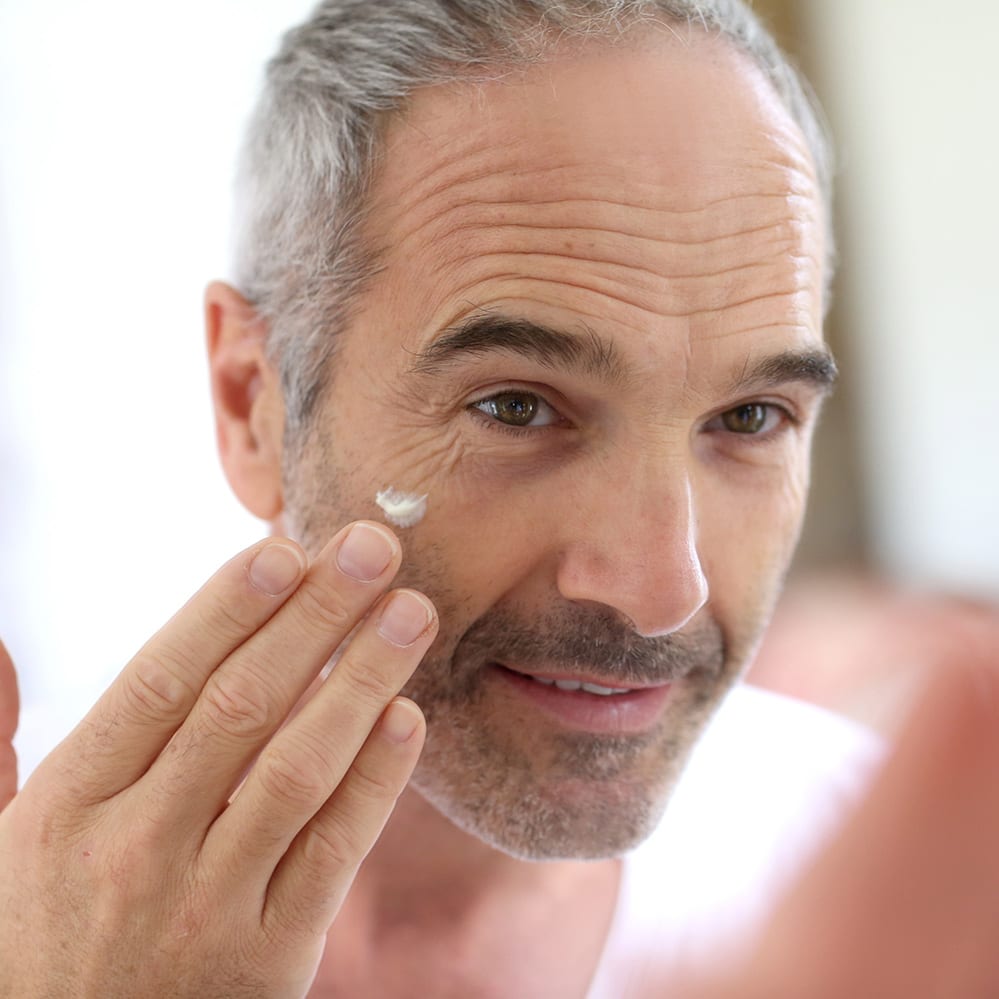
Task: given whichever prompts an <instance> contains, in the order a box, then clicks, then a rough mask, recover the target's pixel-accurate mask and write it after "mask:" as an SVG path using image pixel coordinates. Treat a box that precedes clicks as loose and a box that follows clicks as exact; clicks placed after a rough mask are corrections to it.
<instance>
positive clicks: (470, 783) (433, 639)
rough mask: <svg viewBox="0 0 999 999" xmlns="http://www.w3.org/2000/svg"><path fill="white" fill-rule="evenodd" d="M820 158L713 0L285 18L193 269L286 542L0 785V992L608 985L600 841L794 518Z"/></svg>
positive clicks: (760, 613)
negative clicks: (213, 248)
mask: <svg viewBox="0 0 999 999" xmlns="http://www.w3.org/2000/svg"><path fill="white" fill-rule="evenodd" d="M345 108H349V109H352V110H351V111H350V113H348V112H347V111H346V110H345ZM825 184H826V168H825V165H824V159H823V153H822V147H821V143H820V140H819V137H818V130H817V128H816V127H815V124H814V118H813V117H812V116H811V114H810V112H809V111H808V109H807V105H806V103H805V102H804V100H803V99H802V97H801V94H800V90H798V89H797V87H796V85H795V84H794V82H793V78H792V77H791V75H790V73H789V71H788V70H787V69H786V66H785V65H784V64H783V62H782V61H781V60H780V59H779V57H778V56H777V55H776V53H775V52H774V50H773V49H772V47H771V45H770V43H769V41H768V40H767V39H766V37H765V35H763V34H762V33H761V31H760V29H759V27H758V26H757V25H756V23H755V21H754V20H753V19H752V17H751V16H750V15H749V14H748V12H746V11H745V10H744V9H743V8H742V7H741V6H738V5H735V4H729V3H719V4H717V5H704V4H701V5H697V6H696V7H695V6H694V5H688V4H683V3H665V2H664V3H662V4H622V3H610V2H608V3H597V2H592V3H568V2H566V3H555V2H552V3H539V2H526V0H524V2H513V0H510V2H502V0H494V2H481V0H480V2H473V0H466V2H463V3H459V2H454V0H451V2H448V3H444V2H439V3H438V2H426V0H421V2H419V3H417V2H402V0H383V2H380V3H379V4H377V5H374V4H359V3H348V2H346V0H330V2H327V3H325V4H322V5H321V6H320V7H319V8H318V9H317V11H316V14H315V15H314V16H313V18H312V19H311V20H310V21H309V22H308V23H307V24H306V25H304V26H303V27H302V28H300V29H298V30H297V31H295V32H292V33H291V34H290V35H289V36H288V37H287V38H286V41H285V44H284V47H283V49H282V52H281V53H280V54H279V56H278V58H277V59H276V60H275V62H274V63H273V65H272V68H271V74H270V83H269V86H268V89H267V91H266V92H265V95H264V97H263V99H262V102H261V106H260V109H259V111H258V115H257V119H256V121H255V123H254V126H253V128H252V130H251V137H250V141H249V143H248V146H247V152H246V158H245V171H244V179H243V186H242V199H243V200H242V206H241V212H242V218H243V220H244V228H243V232H242V233H241V237H240V274H239V277H238V284H239V290H236V289H235V288H232V287H229V286H226V285H221V284H216V285H213V286H212V287H211V288H210V289H209V291H208V296H207V309H206V315H207V326H208V343H209V353H210V359H211V370H212V386H213V394H214V398H215V404H216V413H217V426H218V438H219V446H220V452H221V455H222V461H223V464H224V466H225V469H226V473H227V475H228V477H229V480H230V482H231V483H232V486H233V488H234V490H235V491H236V493H237V495H238V496H239V498H240V499H241V500H242V502H243V503H244V504H245V505H246V506H247V507H248V509H250V510H251V511H252V512H253V513H254V514H256V515H257V516H259V517H261V518H262V519H264V520H267V521H268V522H269V523H270V524H271V525H272V529H273V532H274V534H275V536H276V537H275V538H274V539H272V540H270V541H267V542H263V543H261V544H259V545H257V546H254V548H252V549H251V550H250V551H248V552H246V553H243V554H242V555H240V556H238V557H237V558H236V559H234V560H233V561H232V562H231V563H229V564H228V565H227V566H225V567H223V569H222V570H220V572H219V574H218V575H217V576H216V577H215V578H214V579H213V580H211V581H210V582H209V583H208V584H207V585H206V587H205V588H204V589H203V590H202V591H201V592H200V593H199V594H198V595H196V596H195V598H193V600H192V601H191V602H190V603H189V604H188V605H187V606H186V607H185V608H184V609H182V610H181V611H180V612H179V614H178V615H177V616H175V618H174V619H172V621H171V622H169V623H168V624H167V625H166V626H165V628H164V629H163V630H162V631H161V632H160V633H159V634H158V635H157V636H155V637H154V638H153V639H151V641H150V642H149V643H148V644H147V645H146V647H145V648H144V649H143V650H142V651H141V652H140V653H139V655H138V656H137V657H136V658H135V659H134V660H133V661H132V662H131V663H130V664H129V665H128V666H127V667H126V669H125V671H124V673H123V674H122V676H121V677H120V678H119V680H118V681H117V682H116V683H115V685H114V686H112V688H111V689H110V690H109V691H108V693H107V694H106V695H105V696H104V698H102V700H101V701H100V702H99V703H98V705H97V706H96V707H95V708H94V710H93V711H92V712H91V714H90V715H88V717H87V719H85V721H84V722H83V723H82V724H81V726H80V728H79V729H78V730H77V731H76V732H75V733H74V734H73V735H72V736H71V737H70V739H69V740H67V741H66V742H65V743H64V744H63V745H62V746H61V747H60V748H59V749H58V750H57V751H56V752H55V753H54V754H53V755H52V756H51V757H49V759H48V760H47V761H46V762H45V763H44V764H43V765H42V766H41V767H40V768H39V770H38V771H37V773H36V775H35V776H34V777H33V779H32V780H31V781H30V782H29V783H28V784H27V785H26V787H25V790H24V791H23V792H22V793H21V794H20V795H18V796H17V797H16V798H14V800H13V802H12V804H11V805H10V806H9V807H8V808H7V809H6V810H5V811H4V813H3V816H2V819H0V823H2V825H0V843H2V844H3V846H2V857H3V863H4V865H5V873H4V878H3V879H2V885H3V887H2V888H0V913H2V918H3V930H2V933H0V957H2V967H3V968H4V969H5V974H6V975H7V978H8V982H9V984H8V983H7V982H5V985H6V986H7V988H8V994H10V995H25V994H27V995H75V994H82V995H90V994H93V995H98V994H99V995H102V996H107V995H126V994H127V995H149V996H153V995H183V996H210V995H225V996H240V995H254V996H257V995H274V996H293V995H305V994H306V993H308V994H310V995H315V996H322V995H351V996H356V995H371V996H391V995H434V996H446V995H462V996H467V995H509V996H542V995H543V996H563V995H564V996H582V995H586V994H587V992H588V991H590V990H591V989H593V988H597V987H605V988H610V989H614V988H615V987H616V988H617V989H618V994H625V993H626V991H627V989H630V988H631V983H627V982H618V983H617V984H616V985H615V983H614V982H611V983H609V984H608V983H606V980H603V981H602V980H601V976H603V975H605V971H604V968H605V962H604V949H605V945H606V943H607V941H608V939H609V937H610V935H611V929H612V924H613V923H614V922H615V921H616V920H617V919H618V917H619V911H618V908H617V902H618V898H619V891H620V886H621V878H622V862H621V860H620V859H619V858H620V856H621V855H622V854H623V853H625V852H626V851H629V850H630V849H632V848H634V847H635V846H636V845H637V844H639V843H640V842H642V841H643V840H645V839H646V838H647V837H649V836H650V835H652V834H653V833H654V832H655V831H656V830H657V826H658V825H659V823H660V819H661V816H662V814H663V810H664V809H665V807H666V803H667V800H668V799H669V796H670V793H671V790H672V788H673V786H674V784H675V782H676V780H677V778H678V776H679V774H680V771H681V770H682V769H683V767H684V765H685V763H686V761H687V759H688V756H689V754H690V751H691V749H692V747H693V745H694V744H695V742H696V741H697V739H698V738H699V736H700V734H701V733H702V731H703V729H704V727H705V725H706V723H707V721H708V719H709V718H710V716H711V715H712V714H713V713H714V711H715V710H716V709H717V707H718V706H719V704H720V702H721V701H722V699H723V698H724V697H725V695H726V694H727V693H728V691H729V690H730V688H731V687H732V685H733V684H734V682H735V681H736V679H737V678H738V676H739V674H740V673H741V671H742V670H743V668H744V667H745V665H746V664H747V662H748V660H749V659H750V658H751V656H752V653H753V650H754V648H755V646H756V644H757V642H758V640H759V637H760V634H761V632H762V629H763V628H764V626H765V623H766V620H767V618H768V615H769V613H770V610H771V608H772V605H773V602H774V599H775V597H776V594H777V591H778V588H779V585H780V581H781V578H782V576H783V573H784V571H785V569H786V566H787V563H788V561H789V559H790V556H791V552H792V550H793V547H794V542H795V539H796V536H797V532H798V528H799V525H800V521H801V516H802V511H803V506H804V501H805V495H806V492H807V479H808V449H809V442H810V437H811V433H812V430H813V428H814V425H815V421H816V419H817V416H818V411H819V408H820V405H821V400H822V397H823V394H824V393H825V391H826V390H827V389H828V387H829V385H830V384H831V383H832V380H833V378H834V374H835V367H834V365H833V362H832V360H831V358H830V357H829V354H828V352H827V351H826V349H825V347H824V346H823V343H822V335H821V323H822V315H823V311H824V307H825V287H826V283H827V280H828V259H829V256H830V236H829V232H828V212H827V208H826V206H827V201H828V199H827V198H826V197H825V196H824V186H825ZM389 489H394V490H399V491H402V492H404V493H405V494H408V495H410V496H412V497H414V499H413V501H412V503H411V504H410V505H411V506H412V507H413V511H414V512H413V516H412V520H413V523H412V524H411V525H410V526H406V527H404V528H401V529H400V531H399V534H398V535H397V534H395V533H393V532H391V531H389V530H388V529H387V528H386V527H385V526H384V525H383V524H381V523H379V522H378V521H381V520H383V519H384V515H385V514H386V513H391V512H392V509H393V508H392V507H391V505H389V507H388V511H386V500H385V496H386V491H387V490H389ZM423 498H425V504H426V505H425V512H424V509H423V506H422V500H423ZM379 499H380V500H381V502H380V503H379ZM421 514H422V516H421ZM358 518H361V519H360V520H358ZM344 525H346V526H344ZM399 536H403V537H404V545H403V544H402V543H400V540H399ZM393 581H394V582H395V584H396V585H397V588H395V589H393V590H391V591H390V590H389V587H390V586H392V585H393ZM431 600H432V602H431ZM348 641H349V644H347V645H346V646H345V643H348ZM331 659H333V660H334V662H335V666H334V668H333V669H332V671H331V672H330V673H329V674H328V678H326V679H325V682H323V677H324V676H325V675H326V670H325V667H326V666H327V664H328V663H329V662H330V660H331ZM418 665H419V669H418V670H417V666H418ZM0 672H3V671H2V670H0ZM400 691H402V692H403V693H404V694H405V695H407V696H404V697H400V696H397V695H398V694H399V692H400ZM414 702H415V704H418V705H419V709H418V708H417V707H416V706H415V704H414ZM420 709H422V712H421V710H420ZM425 733H426V745H425V746H424V745H423V743H424V735H425ZM0 734H2V733H0ZM421 747H422V749H423V752H422V756H421V758H420V762H419V765H418V766H417V757H418V756H419V755H420V750H421ZM732 748H733V751H734V752H736V751H739V750H740V749H741V747H740V746H738V745H736V746H733V747H732ZM414 768H415V770H414ZM411 776H412V779H411V780H410V777H411ZM407 781H409V787H408V789H407V790H405V792H404V793H403V788H404V786H405V785H406V784H407ZM400 795H401V796H400ZM397 797H399V801H398V805H397V807H396V808H395V811H394V812H393V813H392V817H391V819H390V820H389V818H388V816H389V813H390V812H391V811H392V807H393V804H394V802H395V800H396V798H397ZM386 823H387V824H386ZM383 827H384V828H383ZM733 835H736V834H733ZM376 840H377V844H376V845H375V847H374V849H373V850H372V852H371V854H370V856H369V857H368V859H367V862H366V863H365V865H364V867H363V869H361V870H360V872H358V868H359V865H360V863H361V861H362V859H364V857H365V855H366V854H367V853H368V851H369V849H371V847H372V844H373V843H375V841H376ZM582 860H591V861H593V862H592V863H582V862H581V861H582ZM531 861H546V863H543V864H541V863H531ZM348 889H350V894H349V895H348V894H347V893H348ZM334 917H336V922H335V923H334V922H333V920H334ZM331 924H332V929H330V927H331ZM761 953H762V954H763V955H764V956H763V958H761V961H763V962H764V965H765V967H764V971H762V972H759V974H760V975H762V976H763V978H764V979H765V976H766V974H769V965H766V957H767V952H766V951H765V950H764V951H762V952H761ZM745 981H746V982H748V981H749V979H746V980H745ZM595 983H596V984H595ZM611 994H614V993H613V992H612V993H611Z"/></svg>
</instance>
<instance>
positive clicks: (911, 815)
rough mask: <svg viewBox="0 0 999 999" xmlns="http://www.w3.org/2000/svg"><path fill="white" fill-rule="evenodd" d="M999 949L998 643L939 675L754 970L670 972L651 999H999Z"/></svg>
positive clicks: (782, 913) (774, 925)
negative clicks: (681, 976) (710, 980)
mask: <svg viewBox="0 0 999 999" xmlns="http://www.w3.org/2000/svg"><path fill="white" fill-rule="evenodd" d="M985 636H986V633H985V632H984V631H983V632H982V637H983V638H985ZM968 637H969V638H971V637H972V636H971V635H970V633H969V636H968ZM965 648H966V650H971V649H973V648H974V645H973V644H971V643H969V644H967V645H966V646H965ZM966 654H967V656H968V657H969V658H970V656H971V655H973V653H972V652H967V653H966ZM997 940H999V650H996V647H995V644H994V642H993V643H991V652H990V651H989V646H988V645H984V644H983V645H982V646H981V648H980V653H979V658H978V659H977V661H976V662H974V663H968V662H963V663H949V664H947V667H946V668H942V669H940V670H938V671H936V672H935V673H934V674H933V675H932V678H931V680H930V683H929V685H928V687H927V689H926V690H925V692H924V694H923V697H922V699H921V700H920V702H919V704H918V706H917V708H916V710H915V711H914V712H913V714H912V715H911V716H910V719H909V721H908V723H907V725H906V727H905V729H904V731H903V733H902V736H901V738H900V740H899V743H898V745H897V748H896V751H895V752H894V754H893V755H892V757H891V759H890V760H889V761H888V763H887V765H886V767H885V769H884V771H883V773H882V774H881V775H880V776H879V778H878V779H877V781H876V782H875V784H874V786H873V788H872V789H871V792H870V794H869V796H868V797H867V799H866V800H865V802H864V803H863V804H862V806H861V808H860V809H859V811H858V812H857V814H856V815H855V816H854V817H853V819H852V820H851V821H850V822H849V823H848V824H847V826H846V828H845V829H844V830H843V832H842V834H841V835H840V837H839V838H838V839H837V840H836V841H835V842H834V843H833V844H832V845H831V846H830V848H829V849H828V850H827V851H826V852H825V853H824V854H823V855H821V856H820V857H819V859H818V861H817V862H816V864H815V865H814V867H813V868H812V869H811V870H810V871H809V872H808V873H807V874H806V875H805V877H804V878H803V879H802V880H801V881H800V882H799V883H798V885H797V886H796V887H795V888H794V889H793V890H792V892H791V893H790V895H789V896H788V897H787V899H786V900H785V901H784V903H783V904H782V905H781V906H780V908H779V909H778V911H777V913H776V915H775V917H774V919H773V921H772V922H771V924H770V926H769V927H768V929H767V930H766V932H765V933H764V936H763V938H762V941H761V944H760V947H759V949H758V950H757V952H756V954H755V956H754V957H753V958H752V959H751V960H750V961H749V963H748V964H747V965H746V966H745V967H743V968H741V969H739V970H738V971H736V972H734V973H733V974H732V975H731V976H730V977H727V978H726V979H725V981H724V983H716V984H715V985H714V986H711V987H709V986H701V987H697V988H695V987H692V986H691V987H689V988H687V989H681V990H680V991H677V989H676V987H675V983H674V986H673V987H672V988H670V987H667V986H666V985H665V981H666V976H664V984H662V985H660V986H659V987H658V988H653V987H650V988H649V990H648V991H647V992H643V995H648V996H649V997H652V996H653V995H657V996H663V995H682V996H683V997H684V999H798V997H801V996H807V997H808V999H842V997H843V996H877V999H989V997H995V996H999V946H997Z"/></svg>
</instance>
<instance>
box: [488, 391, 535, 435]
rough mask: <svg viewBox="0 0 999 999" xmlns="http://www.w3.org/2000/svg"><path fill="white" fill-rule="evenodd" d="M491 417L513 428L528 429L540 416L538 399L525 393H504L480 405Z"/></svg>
mask: <svg viewBox="0 0 999 999" xmlns="http://www.w3.org/2000/svg"><path fill="white" fill-rule="evenodd" d="M480 408H482V409H484V410H485V411H486V412H487V413H488V414H489V415H490V416H493V417H495V418H496V419H497V420H499V421H500V422H501V423H506V424H508V425H509V426H511V427H526V426H528V425H529V424H530V423H531V421H532V420H533V419H534V418H535V416H537V415H538V399H537V397H536V396H533V395H528V394H526V393H524V392H503V393H502V394H501V395H494V396H493V397H492V398H491V399H485V400H483V402H482V403H480Z"/></svg>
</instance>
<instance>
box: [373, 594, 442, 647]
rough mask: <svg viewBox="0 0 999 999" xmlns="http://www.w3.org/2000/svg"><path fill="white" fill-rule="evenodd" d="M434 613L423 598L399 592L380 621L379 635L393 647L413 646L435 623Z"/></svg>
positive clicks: (384, 611) (390, 600) (389, 603)
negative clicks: (431, 624) (433, 622)
mask: <svg viewBox="0 0 999 999" xmlns="http://www.w3.org/2000/svg"><path fill="white" fill-rule="evenodd" d="M433 619H434V616H433V612H432V611H431V609H430V606H429V605H428V604H427V602H426V601H425V600H423V598H422V597H418V596H417V595H416V594H415V593H411V592H410V591H409V590H398V591H397V592H396V593H393V594H392V596H391V597H390V598H389V602H388V606H387V607H386V608H385V609H384V610H383V611H382V615H381V617H380V618H379V619H378V634H379V635H381V636H382V638H384V639H385V640H386V641H387V642H391V643H392V644H393V645H401V646H402V647H404V648H405V646H407V645H412V644H413V642H415V641H416V640H417V639H418V638H419V637H420V635H422V634H423V633H424V632H425V631H426V630H427V628H429V627H430V622H431V621H433Z"/></svg>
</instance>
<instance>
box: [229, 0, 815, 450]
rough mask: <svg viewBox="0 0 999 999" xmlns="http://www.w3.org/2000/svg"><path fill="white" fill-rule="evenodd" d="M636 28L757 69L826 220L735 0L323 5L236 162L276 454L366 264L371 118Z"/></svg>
mask: <svg viewBox="0 0 999 999" xmlns="http://www.w3.org/2000/svg"><path fill="white" fill-rule="evenodd" d="M643 21H646V22H647V21H654V22H657V23H660V24H665V25H667V26H669V27H674V28H675V27H686V28H695V29H699V30H701V31H704V32H706V33H709V34H714V35H717V36H720V37H721V38H723V39H726V40H728V41H729V42H730V43H731V44H733V45H734V46H735V47H736V48H737V49H738V50H739V51H741V52H744V53H745V54H747V55H748V56H749V57H750V58H751V59H752V60H753V61H754V62H755V63H756V65H757V66H758V67H759V68H760V69H761V70H762V71H763V73H764V75H765V76H766V78H767V79H769V80H770V82H771V84H772V85H773V87H774V90H775V91H776V93H777V94H778V96H779V97H780V99H781V100H782V101H783V103H784V105H785V107H786V108H787V109H788V111H789V113H790V114H791V116H792V118H793V119H794V121H795V122H796V123H797V124H798V126H799V127H800V128H801V130H802V132H803V133H804V136H805V139H806V142H807V144H808V146H809V149H810V151H811V154H812V159H813V161H814V166H815V169H816V174H817V177H818V181H819V184H820V187H821V190H822V192H823V196H824V198H825V201H826V205H827V211H828V206H829V203H830V201H831V194H830V191H831V176H830V175H831V167H830V154H829V145H828V142H827V139H826V133H825V129H824V127H823V122H822V118H821V115H820V113H819V111H818V108H817V105H816V103H815V102H814V99H813V98H812V96H811V92H810V91H809V89H808V87H807V85H806V84H805V82H804V81H803V79H802V78H801V77H800V76H799V75H798V73H797V72H796V71H795V69H794V67H793V66H792V65H791V64H790V63H789V62H788V60H787V59H786V58H785V56H784V55H783V53H781V51H780V50H779V49H778V47H777V45H776V43H775V42H774V40H773V38H772V37H771V36H770V34H769V33H768V32H767V30H766V29H765V28H764V26H763V25H762V24H761V23H760V21H759V20H758V19H757V17H756V16H755V15H754V14H753V12H752V11H751V10H750V9H749V8H748V7H747V6H746V5H745V4H744V3H743V2H742V0H700V2H698V0H322V2H320V3H319V4H318V6H317V7H316V8H315V10H314V11H313V13H312V15H311V16H310V18H309V19H308V20H307V21H306V22H305V23H303V24H302V25H300V26H299V27H297V28H293V29H292V30H291V31H289V32H288V33H287V34H286V35H285V37H284V40H283V43H282V45H281V48H280V50H279V52H278V53H277V55H276V56H275V57H274V59H273V60H272V61H271V62H270V64H269V66H268V69H267V76H266V81H265V85H264V89H263V92H262V94H261V97H260V99H259V102H258V105H257V108H256V111H255V114H254V116H253V118H252V119H251V122H250V127H249V131H248V135H247V140H246V144H245V146H244V149H243V153H242V159H241V163H240V170H239V178H238V183H237V204H236V219H237V231H236V274H235V278H236V282H237V284H238V285H239V287H240V289H241V291H242V292H243V294H244V295H246V297H247V298H248V299H249V300H250V301H251V302H253V304H254V305H255V306H256V308H257V310H258V312H259V314H260V316H261V318H262V319H263V320H264V321H265V323H266V324H267V327H268V341H267V342H268V351H269V356H270V357H271V359H272V361H273V362H274V363H275V364H276V365H277V367H278V370H279V372H280V377H281V384H282V391H283V393H284V397H285V405H286V412H287V419H288V422H287V437H288V440H289V442H293V441H294V440H296V438H297V435H298V432H299V431H301V430H303V429H306V428H307V427H308V424H309V420H310V417H311V416H312V414H313V413H314V412H315V409H316V406H317V403H318V402H319V400H320V399H321V397H322V393H323V390H324V388H325V387H326V385H327V382H328V380H329V379H328V377H327V375H328V371H329V368H330V362H331V359H332V356H333V352H334V349H335V345H336V341H337V335H338V334H339V333H340V332H341V331H342V330H343V329H344V327H345V326H346V325H347V323H348V320H349V315H350V310H351V306H352V304H353V303H354V302H355V301H356V299H357V296H358V293H359V291H360V289H361V287H362V285H363V283H364V280H365V278H366V277H367V276H369V275H370V274H371V273H372V272H373V271H374V269H375V268H376V266H377V254H376V252H375V249H374V248H373V247H369V246H365V245H363V241H362V240H361V238H360V229H361V227H362V223H363V220H364V211H365V206H366V193H367V190H368V186H369V184H370V181H371V177H372V174H373V173H374V168H375V165H376V157H377V155H378V151H379V138H380V135H381V130H382V127H383V125H384V120H385V117H386V116H387V115H388V114H390V113H392V112H398V111H399V110H400V109H402V108H403V107H404V106H405V103H406V101H407V99H408V97H409V96H410V95H411V94H412V93H413V91H415V90H417V89H418V88H421V87H426V86H431V85H434V84H439V83H451V82H456V81H461V80H476V79H478V80H482V79H487V78H496V77H497V76H498V75H502V73H503V72H506V71H509V70H511V69H512V68H515V67H518V66H526V65H529V64H531V63H534V62H537V61H540V60H542V59H544V58H545V57H546V56H548V55H550V54H551V52H552V50H553V47H554V46H555V45H556V44H559V45H560V46H561V45H563V44H564V43H565V42H566V41H567V40H573V39H576V40H585V39H588V38H599V39H606V40H607V41H608V42H613V41H614V40H616V39H619V38H620V37H622V35H623V34H624V32H625V31H626V30H627V29H629V28H633V27H634V26H635V25H636V24H638V23H639V22H643ZM830 241H831V237H830ZM831 256H832V254H831V253H830V263H831ZM827 270H831V266H830V267H828V268H827Z"/></svg>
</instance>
